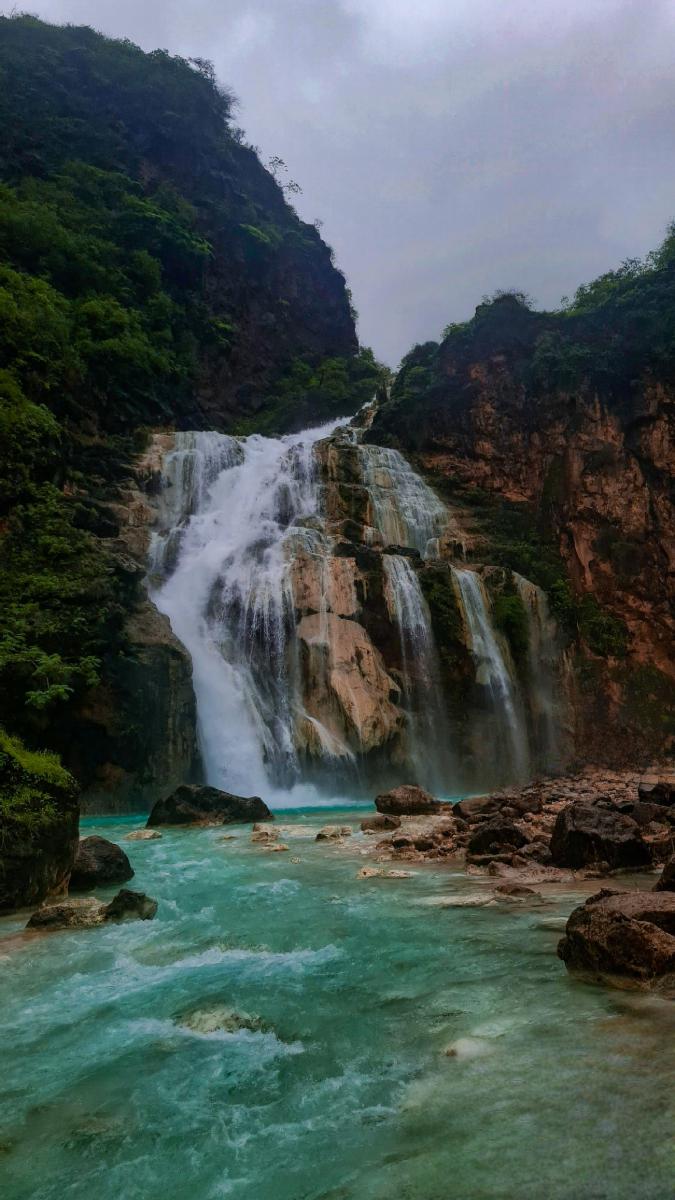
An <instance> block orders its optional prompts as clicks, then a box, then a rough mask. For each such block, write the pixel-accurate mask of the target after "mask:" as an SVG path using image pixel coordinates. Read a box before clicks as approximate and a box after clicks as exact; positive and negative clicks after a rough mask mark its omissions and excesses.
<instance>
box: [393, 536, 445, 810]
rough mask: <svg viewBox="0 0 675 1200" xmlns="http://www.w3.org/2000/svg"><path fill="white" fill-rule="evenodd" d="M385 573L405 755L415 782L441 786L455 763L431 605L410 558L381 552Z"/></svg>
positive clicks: (433, 787) (439, 788)
mask: <svg viewBox="0 0 675 1200" xmlns="http://www.w3.org/2000/svg"><path fill="white" fill-rule="evenodd" d="M384 573H385V600H386V603H387V608H388V610H389V614H390V616H391V618H392V620H393V621H394V622H395V624H396V627H397V629H398V635H399V644H400V650H401V676H402V683H403V697H404V700H405V703H406V707H407V715H408V721H409V741H410V748H409V749H410V753H409V758H410V761H411V763H412V765H413V767H414V769H415V779H416V780H417V782H418V783H421V784H423V785H424V786H425V787H428V788H431V789H434V790H436V789H437V790H441V791H442V790H444V789H445V788H447V786H448V781H449V779H450V778H452V776H453V774H454V772H453V766H454V764H453V763H452V762H451V757H450V736H449V730H448V728H447V716H446V714H445V712H444V703H443V692H442V688H441V684H440V680H439V676H438V651H437V649H436V645H435V641H434V636H433V632H432V628H431V618H430V616H429V610H428V608H427V604H426V601H425V599H424V596H423V595H422V589H421V587H420V583H419V579H418V578H417V574H416V572H415V571H414V569H413V567H412V566H411V564H410V560H409V559H408V558H406V557H404V556H403V555H400V554H386V555H384Z"/></svg>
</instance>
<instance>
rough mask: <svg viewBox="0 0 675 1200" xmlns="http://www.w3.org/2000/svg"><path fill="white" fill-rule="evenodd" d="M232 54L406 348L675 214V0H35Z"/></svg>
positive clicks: (578, 272) (552, 294)
mask: <svg viewBox="0 0 675 1200" xmlns="http://www.w3.org/2000/svg"><path fill="white" fill-rule="evenodd" d="M32 11H35V12H37V14H38V15H39V16H41V17H43V18H45V19H46V20H53V21H70V22H76V23H86V24H91V25H94V26H95V27H97V28H99V29H102V30H103V31H104V32H105V33H109V34H113V35H115V36H125V37H130V38H132V39H133V40H134V41H137V42H139V43H140V44H141V45H142V46H144V47H145V48H146V49H152V48H154V47H157V46H162V47H165V48H166V49H168V50H170V51H172V52H174V53H180V54H184V55H188V56H189V55H194V56H202V57H207V58H210V59H212V60H213V62H214V64H215V66H216V70H217V73H218V76H219V78H220V79H221V80H222V81H223V82H224V83H226V84H228V85H229V86H231V87H232V88H233V89H234V91H235V92H236V93H237V94H238V95H239V97H240V99H241V109H240V120H241V124H242V125H243V126H244V128H245V129H246V132H247V136H248V137H249V139H250V140H251V141H252V142H254V143H255V144H257V145H259V147H260V149H261V152H262V155H263V158H269V157H270V156H271V155H273V154H278V155H280V156H281V157H282V158H283V159H284V160H285V161H286V162H287V163H288V166H289V168H290V171H291V174H292V175H293V177H294V178H296V179H297V180H298V181H299V182H300V184H301V185H302V188H303V194H302V195H301V196H300V197H298V201H297V208H298V210H299V211H300V213H301V215H302V216H303V217H305V218H306V219H308V220H312V219H314V218H315V217H320V218H321V219H322V220H323V221H324V227H323V233H324V236H325V237H326V239H327V240H328V241H329V242H330V243H331V244H332V245H333V246H334V247H335V250H336V254H337V259H338V262H339V263H340V265H341V267H342V268H343V270H344V271H345V273H346V275H347V277H348V280H349V283H350V285H351V287H352V291H353V293H354V299H355V303H356V305H357V308H358V309H359V312H360V314H361V319H360V334H361V338H362V340H363V341H365V342H366V343H367V344H368V343H369V344H372V345H373V348H374V349H375V351H376V353H377V354H378V355H380V356H381V357H383V358H385V359H386V360H387V361H389V362H390V363H392V364H395V363H396V362H397V360H398V359H399V358H400V356H401V355H402V354H403V353H405V351H406V350H407V349H409V347H410V346H411V344H412V343H413V342H415V341H424V340H427V339H428V338H431V337H437V336H438V334H439V332H440V330H441V329H442V327H443V326H444V325H445V324H446V323H447V322H448V321H455V320H461V319H464V318H466V317H467V316H470V315H471V313H472V312H473V308H474V306H475V304H476V303H477V302H478V301H479V300H480V298H481V296H482V295H483V294H484V293H485V292H491V291H493V290H494V289H495V288H497V287H508V286H517V287H520V288H523V289H524V290H526V291H528V292H530V293H531V294H532V296H533V297H534V298H535V300H536V301H537V302H538V303H539V304H541V305H547V306H552V305H555V304H557V302H558V301H559V299H560V297H561V295H563V294H565V293H570V292H572V291H574V289H575V287H576V285H577V284H578V283H580V282H582V281H585V280H587V279H589V278H592V277H593V276H595V275H597V274H599V273H600V272H601V271H604V270H607V269H609V268H611V267H613V266H616V265H618V263H619V262H620V261H621V260H622V259H623V258H626V257H629V256H634V255H639V254H643V253H645V252H646V251H647V250H648V249H650V248H651V247H652V246H654V245H655V244H657V243H658V242H659V241H660V239H661V237H662V235H663V232H664V230H665V226H666V225H667V223H668V221H669V220H670V219H671V218H672V217H675V153H674V150H675V122H674V121H673V102H674V101H675V72H673V70H672V45H673V34H674V33H675V9H673V6H672V4H671V3H670V0H565V3H564V4H560V2H559V0H508V3H504V0H417V2H416V3H414V4H411V3H410V0H184V2H183V3H178V2H177V0H144V3H143V4H142V5H141V4H139V3H138V0H35V3H34V6H33V8H32Z"/></svg>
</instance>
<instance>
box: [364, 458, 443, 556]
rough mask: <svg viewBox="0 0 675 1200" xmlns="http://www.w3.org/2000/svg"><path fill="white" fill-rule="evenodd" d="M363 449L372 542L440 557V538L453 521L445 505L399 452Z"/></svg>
mask: <svg viewBox="0 0 675 1200" xmlns="http://www.w3.org/2000/svg"><path fill="white" fill-rule="evenodd" d="M359 449H360V454H361V461H362V467H363V479H364V483H365V484H366V487H367V488H368V490H369V492H370V497H371V503H372V509H373V517H374V529H373V531H372V532H371V538H372V540H380V541H381V542H382V543H383V544H384V545H385V546H410V547H412V549H414V550H417V551H418V552H419V553H420V554H421V555H422V557H423V558H431V557H434V556H435V555H437V553H438V544H437V539H438V537H439V536H440V534H441V533H442V532H443V530H444V529H445V528H446V527H447V525H448V523H449V520H450V514H449V513H448V510H447V508H446V507H445V505H444V504H442V503H441V501H440V500H439V499H438V497H437V496H436V495H435V493H434V492H432V490H431V488H430V487H427V485H426V483H425V482H424V480H422V479H420V477H419V475H417V474H416V473H415V472H414V471H413V469H412V467H411V466H410V464H409V463H408V462H406V460H405V458H404V457H403V455H402V454H399V452H398V450H390V449H387V448H385V447H383V446H361V447H360V448H359ZM373 534H374V535H375V537H374V538H373V537H372V535H373Z"/></svg>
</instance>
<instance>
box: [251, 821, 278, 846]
mask: <svg viewBox="0 0 675 1200" xmlns="http://www.w3.org/2000/svg"><path fill="white" fill-rule="evenodd" d="M279 837H280V834H279V832H278V830H276V829H267V828H266V827H265V826H264V825H254V826H253V832H252V834H251V841H252V842H261V843H262V844H263V845H267V844H268V843H269V842H276V841H278V840H279Z"/></svg>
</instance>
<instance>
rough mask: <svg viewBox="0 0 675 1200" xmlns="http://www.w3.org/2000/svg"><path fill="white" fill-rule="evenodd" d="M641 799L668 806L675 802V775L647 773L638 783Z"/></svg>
mask: <svg viewBox="0 0 675 1200" xmlns="http://www.w3.org/2000/svg"><path fill="white" fill-rule="evenodd" d="M638 796H639V798H640V800H648V801H651V802H652V803H653V804H664V805H666V807H670V805H672V804H675V775H662V776H659V775H646V776H645V777H644V778H643V779H641V780H640V783H639V785H638Z"/></svg>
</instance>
